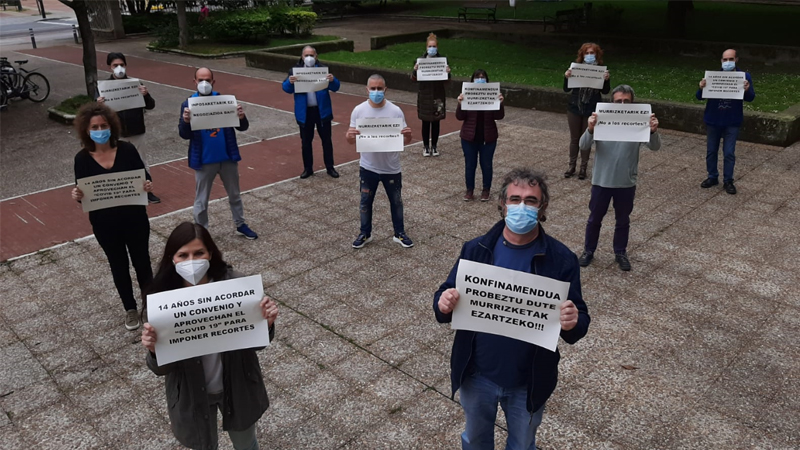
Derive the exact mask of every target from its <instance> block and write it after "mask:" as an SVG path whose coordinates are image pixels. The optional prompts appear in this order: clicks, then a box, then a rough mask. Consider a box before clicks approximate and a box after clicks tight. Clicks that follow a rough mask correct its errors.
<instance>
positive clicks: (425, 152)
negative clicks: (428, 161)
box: [422, 147, 431, 156]
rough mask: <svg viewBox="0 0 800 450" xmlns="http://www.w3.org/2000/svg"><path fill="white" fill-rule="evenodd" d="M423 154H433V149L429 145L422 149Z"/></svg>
mask: <svg viewBox="0 0 800 450" xmlns="http://www.w3.org/2000/svg"><path fill="white" fill-rule="evenodd" d="M422 156H431V150H430V149H429V148H428V147H424V148H423V149H422Z"/></svg>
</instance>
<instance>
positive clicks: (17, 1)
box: [0, 0, 22, 11]
mask: <svg viewBox="0 0 800 450" xmlns="http://www.w3.org/2000/svg"><path fill="white" fill-rule="evenodd" d="M0 6H2V7H3V11H6V8H7V7H9V6H16V7H17V11H22V0H0Z"/></svg>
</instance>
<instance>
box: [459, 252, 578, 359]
mask: <svg viewBox="0 0 800 450" xmlns="http://www.w3.org/2000/svg"><path fill="white" fill-rule="evenodd" d="M456 289H457V290H458V295H459V299H458V303H457V304H456V307H455V309H454V310H453V321H452V323H451V327H452V328H453V329H457V330H472V331H480V332H483V333H491V334H498V335H500V336H506V337H510V338H514V339H519V340H521V341H525V342H529V343H531V344H534V345H538V346H539V347H544V348H546V349H548V350H550V351H555V350H556V347H557V346H558V336H559V334H560V333H561V303H562V302H563V301H564V300H566V299H567V294H568V293H569V283H566V282H563V281H557V280H553V279H550V278H545V277H541V276H538V275H533V274H530V273H526V272H520V271H518V270H510V269H505V268H502V267H496V266H491V265H488V264H481V263H476V262H474V261H468V260H465V259H462V260H460V261H459V262H458V271H457V273H456Z"/></svg>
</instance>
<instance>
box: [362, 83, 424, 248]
mask: <svg viewBox="0 0 800 450" xmlns="http://www.w3.org/2000/svg"><path fill="white" fill-rule="evenodd" d="M367 92H368V93H369V100H367V101H365V102H364V103H361V104H360V105H358V106H356V107H355V108H354V109H353V113H352V114H351V115H350V129H349V130H347V142H349V143H350V144H355V143H356V136H358V135H359V134H361V133H359V131H358V130H356V120H358V119H367V118H370V119H371V118H391V119H403V130H402V131H401V133H402V134H403V144H404V145H408V144H409V143H410V142H411V128H409V127H408V126H407V125H406V119H405V116H404V115H403V111H402V110H401V109H400V108H398V107H397V106H396V105H395V104H394V103H392V102H390V101H388V100H386V99H385V98H384V97H385V94H386V80H384V79H383V77H382V76H380V75H377V74H376V75H372V76H371V77H369V80H368V81H367ZM359 165H360V166H361V168H360V172H359V175H360V178H361V233H360V234H359V235H358V237H357V238H356V240H355V241H353V248H361V247H363V246H365V245H367V243H368V242H370V241H371V240H372V203H373V202H374V201H375V192H376V191H377V190H378V185H379V184H380V183H383V189H384V190H386V195H387V196H388V197H389V207H390V209H391V212H392V226H393V227H394V241H395V242H397V243H398V244H400V245H402V246H403V247H405V248H408V247H412V246H413V245H414V243H413V242H412V241H411V239H410V238H409V237H408V236H407V235H406V230H405V226H404V225H403V199H402V197H401V195H400V191H401V189H402V187H403V177H402V174H401V173H400V152H362V153H361V160H360V161H359Z"/></svg>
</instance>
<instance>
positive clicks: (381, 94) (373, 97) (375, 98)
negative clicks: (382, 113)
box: [369, 91, 384, 105]
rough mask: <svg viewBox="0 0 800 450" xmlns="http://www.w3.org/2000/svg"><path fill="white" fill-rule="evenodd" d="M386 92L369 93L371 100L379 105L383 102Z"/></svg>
mask: <svg viewBox="0 0 800 450" xmlns="http://www.w3.org/2000/svg"><path fill="white" fill-rule="evenodd" d="M383 97H384V92H383V91H369V99H370V100H372V103H375V104H376V105H379V104H380V103H381V102H382V101H383Z"/></svg>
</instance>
